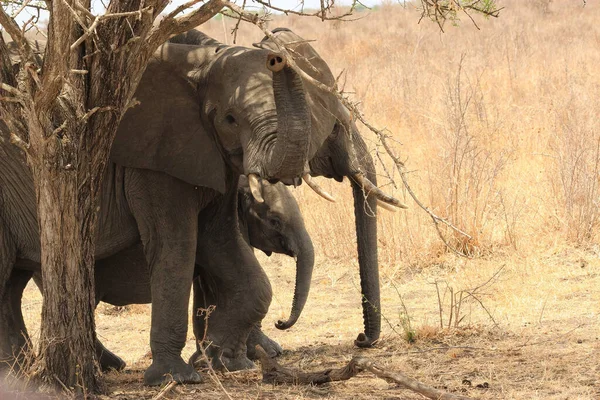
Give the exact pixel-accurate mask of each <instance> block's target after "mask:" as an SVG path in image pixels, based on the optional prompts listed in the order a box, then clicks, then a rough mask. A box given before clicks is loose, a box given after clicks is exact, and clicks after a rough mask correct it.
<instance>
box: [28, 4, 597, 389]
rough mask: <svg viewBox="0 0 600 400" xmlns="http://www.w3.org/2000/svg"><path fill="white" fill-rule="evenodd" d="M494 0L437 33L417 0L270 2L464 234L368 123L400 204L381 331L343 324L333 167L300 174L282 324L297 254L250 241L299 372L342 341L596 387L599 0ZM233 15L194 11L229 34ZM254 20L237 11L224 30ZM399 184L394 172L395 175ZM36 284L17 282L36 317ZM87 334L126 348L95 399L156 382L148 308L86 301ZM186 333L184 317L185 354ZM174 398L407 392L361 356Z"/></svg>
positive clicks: (345, 351) (344, 289)
mask: <svg viewBox="0 0 600 400" xmlns="http://www.w3.org/2000/svg"><path fill="white" fill-rule="evenodd" d="M581 3H582V2H580V1H573V0H561V1H559V0H555V1H551V0H546V1H542V0H535V1H533V0H532V1H527V2H525V1H517V0H513V1H500V5H503V6H505V7H506V8H505V10H503V11H502V13H501V17H500V18H499V19H497V20H483V19H481V18H480V19H477V23H478V24H479V26H480V27H481V30H480V31H479V30H477V29H476V28H475V27H474V26H473V25H472V24H471V23H470V22H469V20H468V18H467V17H461V18H462V21H460V23H459V26H458V27H454V26H451V25H448V26H447V27H446V32H445V33H444V34H441V33H440V32H439V30H438V28H437V27H436V26H435V25H434V24H432V23H429V22H428V21H422V22H421V23H420V24H418V23H417V22H418V19H419V13H418V12H417V11H416V10H415V9H414V8H412V7H410V6H407V7H406V8H404V7H402V6H401V5H384V6H381V7H379V8H377V9H376V10H372V11H369V12H362V13H360V14H358V15H359V16H360V17H361V19H359V20H358V21H355V22H348V23H341V22H334V23H327V22H325V23H323V22H321V21H319V20H316V19H313V20H309V19H303V18H298V17H289V18H282V17H277V18H275V19H274V22H273V23H272V24H271V27H272V28H274V27H276V26H287V27H290V28H292V29H293V30H294V31H296V32H297V33H299V34H300V35H301V36H303V37H305V38H307V39H317V41H316V42H314V44H313V45H314V47H315V48H317V50H318V51H319V52H320V54H321V55H322V56H323V57H324V58H325V59H326V60H327V62H328V63H329V65H330V67H331V69H332V70H333V71H334V73H335V74H338V73H340V72H341V71H344V72H345V75H344V80H345V81H346V86H345V90H346V91H348V92H352V93H353V98H354V99H355V100H357V101H360V102H361V103H362V109H363V110H364V112H365V114H366V115H367V116H368V118H369V119H370V120H371V121H372V123H373V124H374V125H376V126H378V127H386V128H388V129H389V131H390V135H392V137H393V138H394V139H395V140H396V142H395V147H396V150H397V152H398V153H399V154H401V156H402V159H404V160H406V165H407V169H408V170H409V180H410V184H411V186H412V188H413V190H414V191H415V193H416V194H417V196H418V197H419V198H420V200H421V201H423V203H424V204H426V205H428V206H429V207H431V209H432V210H434V211H435V212H436V213H438V214H440V215H442V216H446V217H448V218H449V219H450V220H451V221H453V222H454V224H456V226H458V227H459V228H461V229H463V230H464V231H466V232H468V233H469V234H470V235H471V239H465V238H463V237H461V236H460V235H457V234H455V233H453V232H452V231H449V230H447V229H445V228H443V227H442V229H441V230H442V233H443V234H444V235H445V237H446V238H447V240H448V241H449V243H450V244H451V245H453V246H454V247H456V248H457V249H459V250H460V251H462V252H465V253H467V254H468V255H469V256H470V257H471V258H461V257H458V256H456V255H454V254H453V253H451V252H449V251H448V250H447V249H446V248H445V246H444V245H443V243H442V242H441V241H440V239H439V238H438V236H437V233H436V230H435V228H434V226H433V225H432V222H431V219H430V218H429V216H428V215H427V214H426V213H425V212H424V211H423V210H421V209H420V208H419V207H417V205H416V204H415V203H414V202H413V201H412V200H411V199H410V198H409V197H408V195H407V193H405V192H404V191H403V189H402V187H401V184H400V179H399V177H398V174H397V173H396V172H394V170H393V168H392V166H391V163H390V162H389V159H387V158H386V157H385V156H384V154H383V152H382V149H381V148H380V147H379V146H378V145H377V141H376V140H375V137H374V136H373V135H372V134H370V133H368V132H367V131H366V130H365V131H364V133H365V137H366V139H367V141H368V143H369V145H370V146H371V148H372V150H373V155H374V157H375V159H376V160H377V162H378V168H379V172H380V173H381V176H380V184H381V185H382V186H383V187H384V188H385V189H386V190H387V191H390V192H393V193H394V195H396V196H399V197H401V198H404V199H405V201H406V202H407V203H408V204H410V206H411V208H410V209H409V210H407V211H405V212H399V213H396V214H390V213H386V212H385V211H382V212H381V213H380V216H379V217H378V218H379V227H380V231H379V234H380V236H379V251H380V263H381V285H382V314H383V320H384V322H383V335H382V339H381V341H380V342H379V343H378V345H377V346H376V348H374V349H371V350H359V349H356V348H354V347H352V342H353V340H354V338H355V337H356V335H357V333H359V332H360V331H361V328H362V318H361V315H362V313H361V308H360V296H359V278H358V268H357V261H356V255H355V253H356V252H355V241H354V229H353V211H352V201H351V193H350V190H349V185H348V184H339V183H336V182H329V181H326V180H322V181H321V183H322V185H323V186H324V187H325V188H326V189H328V190H329V191H331V192H332V193H333V194H334V195H335V196H336V197H337V199H338V202H337V203H336V204H329V203H326V202H324V201H321V200H320V199H319V198H317V197H316V195H315V194H314V193H312V192H310V191H306V190H305V188H303V187H301V188H299V189H297V190H295V193H296V195H297V198H298V199H299V203H300V206H301V208H302V210H303V213H304V216H305V219H306V221H307V225H308V229H309V231H310V232H311V234H312V236H313V239H314V241H315V244H316V249H317V265H316V267H315V273H314V278H313V283H312V290H311V295H310V298H309V301H308V304H307V306H306V309H305V311H304V314H303V316H302V317H301V319H300V321H299V322H298V323H297V324H296V326H294V327H293V328H292V329H290V330H289V331H286V332H281V331H278V330H276V329H275V328H274V327H273V325H272V322H274V321H276V320H277V319H278V318H281V317H283V316H286V315H287V313H288V312H289V306H290V304H291V296H292V292H293V282H294V264H293V260H290V259H289V258H286V257H285V256H276V255H274V256H272V257H271V258H267V257H265V256H262V255H259V257H260V260H261V262H262V263H263V266H264V269H265V270H266V271H267V273H268V275H269V277H270V279H271V282H272V284H273V290H274V298H273V303H272V305H271V309H270V312H269V315H268V316H267V317H266V319H265V323H264V328H265V331H266V332H267V333H268V334H269V335H270V336H271V337H272V338H274V339H275V340H277V341H278V342H279V343H281V344H282V345H283V347H284V348H285V349H286V351H285V354H284V355H283V357H281V359H280V362H281V363H282V364H284V365H288V366H291V367H294V368H299V369H303V370H318V369H324V368H330V367H337V366H342V365H343V364H345V363H346V362H347V361H349V359H350V358H351V357H352V356H354V355H363V356H366V357H370V358H371V359H373V360H374V361H375V362H376V363H377V364H379V365H380V366H382V367H384V368H385V369H388V370H390V371H398V372H403V373H405V374H407V375H409V376H412V377H414V378H416V379H418V380H420V381H422V382H423V383H426V384H429V385H432V386H435V387H437V388H440V389H445V390H447V391H450V392H453V393H457V394H463V395H468V396H471V397H473V398H480V399H598V398H600V355H599V354H600V339H599V336H600V258H599V256H600V246H599V245H598V240H599V239H600V238H599V232H600V231H599V229H598V228H599V227H598V225H599V222H600V221H599V217H600V212H599V208H598V201H599V190H600V188H599V186H598V185H599V181H598V176H599V175H598V169H599V167H600V119H599V118H598V117H597V115H598V110H600V97H599V96H598V94H599V93H600V90H599V89H600V69H599V68H598V67H599V66H600V51H599V48H600V39H599V38H600V27H599V25H598V21H600V5H598V4H597V2H593V1H588V2H587V5H586V6H585V7H582V4H581ZM234 25H235V21H231V20H213V21H211V22H210V23H208V24H207V25H205V26H204V27H203V28H202V29H204V30H205V31H206V32H208V33H210V34H212V35H214V36H215V37H216V38H218V39H219V40H221V41H223V42H227V43H231V42H232V36H231V35H230V31H231V29H232V28H233V26H234ZM261 38H262V34H261V32H260V31H259V30H258V29H256V28H255V27H251V26H242V28H241V29H240V31H239V33H238V42H239V43H241V44H245V45H249V44H251V43H252V42H256V41H259V40H260V39H261ZM394 182H395V183H394ZM39 306H40V297H39V295H38V294H37V291H36V289H35V288H32V287H30V288H28V289H27V292H26V298H25V300H24V308H25V312H26V318H27V321H28V324H29V326H30V327H31V331H32V332H34V333H35V332H36V330H38V328H37V327H38V326H39ZM97 325H98V335H99V337H100V338H101V339H102V340H103V341H104V342H105V344H106V345H107V346H108V347H109V348H111V349H112V350H114V351H115V352H116V353H117V354H120V355H121V356H122V357H123V358H124V359H125V360H126V361H127V362H128V364H129V367H128V369H127V370H125V371H124V372H122V373H111V374H108V375H106V380H107V382H108V386H109V389H110V390H111V394H110V396H109V397H110V398H117V399H134V398H146V399H149V398H152V397H153V396H155V395H156V394H157V393H158V389H148V388H144V387H143V386H142V384H141V380H142V371H143V369H144V368H145V367H146V366H147V365H148V363H149V361H148V360H147V359H146V358H145V357H144V355H145V354H146V353H147V352H148V350H149V346H148V337H149V327H150V323H149V306H145V305H142V306H130V307H128V308H126V309H120V310H117V309H115V308H114V307H111V306H108V305H101V306H100V307H99V309H98V312H97ZM193 347H194V338H193V335H192V333H191V331H190V334H189V343H188V346H187V347H186V349H185V354H186V355H189V354H190V353H191V352H192V349H193ZM205 376H206V379H205V383H204V384H201V385H196V386H180V387H179V388H177V389H176V390H175V391H173V392H171V393H170V394H169V397H170V398H227V396H231V398H273V399H280V398H289V399H292V398H294V399H295V398H350V397H354V398H386V399H412V398H415V399H417V398H421V397H420V396H419V395H416V394H414V393H411V392H409V391H407V390H405V389H402V388H399V387H397V386H395V385H393V384H389V383H387V382H385V381H383V380H380V379H377V378H374V377H373V376H371V375H370V374H368V373H362V374H360V375H359V376H357V377H356V378H353V379H351V380H349V381H347V382H339V383H332V384H329V385H326V386H324V387H305V386H295V387H294V386H277V387H274V386H271V385H265V384H261V382H260V375H259V373H258V372H256V371H254V372H252V371H251V372H244V373H234V374H219V375H218V379H219V381H220V383H221V384H222V387H221V386H220V384H218V383H217V381H214V380H212V379H210V378H209V377H208V376H207V375H205Z"/></svg>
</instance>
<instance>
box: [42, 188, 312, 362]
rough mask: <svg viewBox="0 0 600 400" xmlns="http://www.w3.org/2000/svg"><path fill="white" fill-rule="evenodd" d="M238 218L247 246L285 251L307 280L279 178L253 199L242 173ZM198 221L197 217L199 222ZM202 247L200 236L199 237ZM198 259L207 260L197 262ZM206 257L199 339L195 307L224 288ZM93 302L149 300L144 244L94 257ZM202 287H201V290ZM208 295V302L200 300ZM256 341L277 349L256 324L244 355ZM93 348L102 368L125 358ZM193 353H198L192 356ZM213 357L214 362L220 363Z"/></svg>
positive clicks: (303, 237) (308, 266)
mask: <svg viewBox="0 0 600 400" xmlns="http://www.w3.org/2000/svg"><path fill="white" fill-rule="evenodd" d="M238 193H239V194H238V197H239V199H238V221H239V227H240V231H241V233H242V235H243V237H244V239H245V241H246V243H248V244H250V245H251V246H253V247H255V248H257V249H259V250H262V251H263V252H265V254H267V255H268V256H270V255H271V254H272V253H280V254H286V255H289V256H291V257H295V258H296V270H297V274H298V275H301V276H302V278H299V279H298V285H299V286H305V285H310V277H311V275H312V269H313V265H314V249H313V245H312V241H311V239H310V235H309V234H308V232H307V231H306V228H305V226H304V220H303V219H302V214H301V213H300V209H299V208H298V203H297V202H296V199H295V198H294V196H292V194H291V193H290V191H289V190H288V189H287V188H286V187H285V186H284V185H283V184H281V183H277V184H273V185H271V184H269V183H266V184H265V192H264V193H265V199H264V200H265V202H264V203H258V202H256V201H255V200H254V198H253V197H252V195H251V194H250V192H249V188H248V184H247V181H246V180H245V177H241V179H240V184H239V188H238ZM208 213H210V207H209V208H208V209H207V210H206V212H203V213H201V215H200V218H203V217H205V216H206V214H208ZM201 222H202V221H200V223H201ZM198 241H199V246H202V244H201V243H200V242H202V238H201V235H199V238H198ZM202 259H204V260H206V259H208V260H209V261H205V263H206V264H204V265H203V264H202ZM212 264H213V263H211V262H210V257H203V256H199V257H198V258H197V260H196V267H195V271H194V310H195V311H194V315H193V317H194V318H193V320H194V333H195V334H196V337H197V338H198V339H199V340H201V339H203V336H204V318H202V317H200V316H199V314H198V313H197V312H196V310H197V309H199V308H206V307H208V306H209V305H210V304H214V305H217V306H221V305H220V304H218V303H219V302H218V298H219V297H218V296H219V291H225V292H226V291H227V288H223V287H221V285H219V284H217V283H215V282H214V279H211V277H212V276H215V273H214V272H211V268H215V267H217V266H215V265H212ZM95 278H96V301H97V302H100V301H103V302H105V303H109V304H113V305H116V306H124V305H128V304H144V303H150V302H151V292H150V274H149V270H148V264H147V262H146V260H145V258H144V252H143V246H142V245H141V243H139V244H138V245H137V246H132V247H131V248H129V249H128V250H127V251H123V252H120V253H118V254H116V255H114V256H112V257H108V258H106V259H103V260H100V261H97V262H96V268H95ZM34 280H35V282H36V284H37V285H38V287H40V289H41V288H42V286H43V283H42V280H41V274H40V273H39V272H36V273H35V274H34ZM203 288H204V290H203ZM308 291H309V286H306V287H302V288H298V290H297V291H296V293H297V295H296V297H297V299H298V300H297V301H295V302H294V307H293V309H292V316H291V318H290V319H291V320H293V321H292V325H293V323H294V322H296V320H297V318H298V317H299V316H300V313H301V312H302V308H303V306H304V304H305V302H306V298H307V296H308ZM209 298H210V299H211V302H210V304H208V303H206V301H205V299H209ZM212 331H213V328H212V326H211V324H210V323H209V326H208V332H207V333H208V335H207V336H208V337H207V339H208V340H210V337H211V332H212ZM257 344H260V345H261V346H262V347H263V348H264V349H265V350H266V351H267V353H268V354H269V355H270V356H271V357H275V356H277V355H279V354H281V352H282V349H281V346H279V344H277V343H276V342H275V341H273V340H271V339H269V338H268V337H267V336H266V335H265V334H264V333H263V332H262V331H261V329H260V324H259V325H257V326H256V327H254V328H253V329H252V331H251V333H250V335H249V337H248V340H247V347H248V358H250V359H254V358H255V351H254V346H256V345H257ZM96 352H97V354H98V359H99V361H100V366H101V367H102V369H103V370H105V371H107V370H110V369H116V370H121V369H123V368H125V362H124V361H123V360H122V359H121V358H120V357H118V356H117V355H115V354H114V353H112V352H110V351H109V350H108V349H106V348H105V347H104V345H102V343H101V342H100V341H97V342H96ZM194 358H197V355H196V356H194ZM219 363H220V362H219V361H218V360H215V364H217V365H218V364H219Z"/></svg>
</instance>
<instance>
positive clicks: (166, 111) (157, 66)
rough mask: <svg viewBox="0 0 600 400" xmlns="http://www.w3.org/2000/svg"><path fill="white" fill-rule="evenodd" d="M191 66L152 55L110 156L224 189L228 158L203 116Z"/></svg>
mask: <svg viewBox="0 0 600 400" xmlns="http://www.w3.org/2000/svg"><path fill="white" fill-rule="evenodd" d="M188 73H189V71H187V70H185V69H183V68H182V69H178V68H177V67H176V66H175V65H174V64H173V63H167V62H165V61H161V60H159V59H153V60H152V61H151V62H150V64H149V65H148V68H147V69H146V72H145V73H144V75H143V76H142V79H141V81H140V84H139V86H138V89H137V91H136V94H135V98H136V99H137V100H138V101H139V102H140V104H139V105H137V106H136V107H134V108H132V109H130V110H129V111H127V113H126V114H125V116H124V117H123V120H122V121H121V124H120V125H119V130H118V132H117V136H116V138H115V141H114V144H113V147H112V151H111V160H112V161H113V162H115V163H117V164H120V165H123V166H126V167H133V168H143V169H150V170H153V171H161V172H165V173H167V174H169V175H171V176H174V177H176V178H179V179H181V180H183V181H185V182H188V183H190V184H192V185H197V186H205V187H209V188H212V189H215V190H217V191H218V192H220V193H224V192H225V163H224V161H223V159H222V156H221V153H220V152H219V150H218V148H217V146H216V144H215V142H214V139H213V136H212V134H210V132H208V130H207V129H206V127H205V126H203V124H202V122H201V119H200V104H199V103H200V96H199V94H198V92H197V90H196V89H195V87H194V86H193V85H192V83H191V82H190V81H189V80H188V79H187V74H188Z"/></svg>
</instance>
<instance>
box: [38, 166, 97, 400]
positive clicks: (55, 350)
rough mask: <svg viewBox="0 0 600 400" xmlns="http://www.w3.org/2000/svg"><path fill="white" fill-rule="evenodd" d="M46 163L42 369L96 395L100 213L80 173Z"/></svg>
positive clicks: (41, 176)
mask: <svg viewBox="0 0 600 400" xmlns="http://www.w3.org/2000/svg"><path fill="white" fill-rule="evenodd" d="M45 161H46V162H43V166H42V168H40V169H39V170H36V173H35V180H36V189H37V196H38V219H39V223H40V227H43V229H40V239H41V248H42V265H44V266H45V268H42V277H43V280H44V299H45V300H46V301H44V303H43V308H42V321H43V323H42V330H41V341H40V356H41V357H40V365H39V366H40V367H41V368H42V371H43V372H42V374H43V375H45V376H46V377H48V376H51V377H53V378H54V379H56V380H59V381H60V383H62V384H63V385H64V386H66V387H69V388H74V391H75V392H77V393H81V394H85V393H87V392H95V391H97V389H98V381H97V379H96V376H97V367H98V366H97V363H96V361H95V346H94V343H95V340H96V329H95V325H94V311H93V310H94V308H95V296H94V289H93V288H94V270H93V265H94V264H93V263H94V237H95V235H94V227H95V225H96V219H97V217H96V212H94V210H95V208H96V207H92V204H93V203H95V202H94V201H93V200H92V199H93V196H92V195H91V193H90V191H91V190H90V189H91V188H90V185H84V186H83V187H82V186H81V185H80V180H79V179H78V175H79V174H78V173H77V172H74V171H65V170H64V169H62V170H61V168H60V167H58V166H57V165H56V164H54V163H53V162H52V160H45ZM82 167H83V168H85V166H80V168H82ZM87 175H88V176H91V174H87ZM65 293H69V296H65V295H64V294H65ZM56 383H58V382H56Z"/></svg>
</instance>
